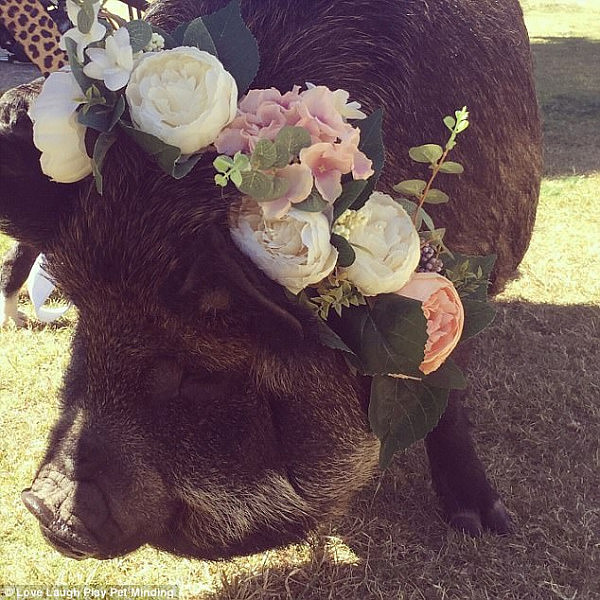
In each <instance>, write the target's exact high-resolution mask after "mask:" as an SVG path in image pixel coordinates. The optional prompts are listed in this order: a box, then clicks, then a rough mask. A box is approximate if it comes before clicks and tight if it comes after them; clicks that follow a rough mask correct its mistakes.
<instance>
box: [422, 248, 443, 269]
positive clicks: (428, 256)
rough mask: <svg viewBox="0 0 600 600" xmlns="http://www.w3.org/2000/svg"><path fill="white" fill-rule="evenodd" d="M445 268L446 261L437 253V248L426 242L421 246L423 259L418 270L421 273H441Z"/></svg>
mask: <svg viewBox="0 0 600 600" xmlns="http://www.w3.org/2000/svg"><path fill="white" fill-rule="evenodd" d="M443 268H444V263H443V262H442V260H441V259H439V258H437V257H436V255H435V248H432V247H431V246H430V245H429V244H425V246H423V248H421V260H420V261H419V267H418V268H417V272H419V273H440V272H441V271H442V269H443Z"/></svg>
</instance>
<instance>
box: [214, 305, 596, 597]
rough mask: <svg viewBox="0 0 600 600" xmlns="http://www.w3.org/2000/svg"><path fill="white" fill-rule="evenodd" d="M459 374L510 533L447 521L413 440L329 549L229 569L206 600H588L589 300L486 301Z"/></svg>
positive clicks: (592, 550) (592, 333) (592, 492)
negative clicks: (492, 317) (472, 531)
mask: <svg viewBox="0 0 600 600" xmlns="http://www.w3.org/2000/svg"><path fill="white" fill-rule="evenodd" d="M470 376H471V381H472V388H473V389H472V390H471V393H470V398H469V405H470V408H471V409H472V417H471V418H472V421H473V424H474V437H475V438H476V440H477V443H478V446H479V449H480V454H481V455H482V458H483V460H484V462H485V463H486V464H487V465H488V466H489V474H490V478H491V479H492V480H493V481H494V482H495V484H496V486H497V487H498V489H499V491H500V492H501V494H502V496H503V497H504V499H505V501H506V504H507V506H508V507H509V509H510V511H511V512H512V514H513V516H514V520H515V523H516V526H517V527H516V531H515V533H514V534H512V535H510V536H508V537H505V538H500V537H497V536H492V535H485V536H483V537H482V538H480V539H477V540H473V539H470V538H465V537H464V536H463V535H462V534H459V533H457V532H455V531H451V530H448V528H447V527H446V525H445V524H444V523H443V522H442V520H441V519H440V517H439V515H438V506H437V500H436V499H435V497H434V494H433V492H432V490H431V489H430V483H429V475H428V469H427V462H426V459H425V456H424V450H423V446H422V444H417V445H415V446H414V447H413V448H411V449H409V451H407V452H406V453H405V454H404V455H402V456H399V457H397V458H396V460H395V462H394V464H393V466H392V467H391V468H390V469H389V470H388V471H387V472H385V473H384V474H383V476H382V478H381V481H380V485H379V487H378V486H377V482H374V483H373V485H372V486H371V487H370V488H369V489H367V490H365V491H364V492H363V493H362V494H361V495H360V497H359V498H358V500H357V502H356V503H355V505H354V508H353V510H352V511H351V515H350V516H348V517H347V518H345V519H344V520H343V521H342V522H340V523H339V524H337V526H336V527H335V528H334V529H333V530H332V532H329V533H330V534H332V535H336V536H340V539H343V542H344V544H345V545H346V546H347V549H346V552H341V558H340V552H339V551H338V550H336V544H337V546H338V547H339V545H340V542H337V543H334V541H333V540H334V539H335V538H331V537H327V535H321V536H319V537H318V540H317V541H315V542H314V543H313V545H312V547H311V552H310V555H311V558H310V560H308V561H307V562H306V564H303V565H300V566H299V565H298V564H295V565H293V566H290V567H289V568H288V567H285V566H276V567H263V568H262V569H259V570H258V571H256V570H253V569H252V568H249V569H248V570H247V571H246V570H245V568H244V566H243V565H242V566H241V567H240V568H239V569H237V570H236V571H235V572H234V573H233V574H228V575H227V576H224V578H223V587H222V589H221V591H220V592H219V593H217V594H216V595H214V596H210V598H211V600H233V599H240V600H241V599H244V600H247V599H250V598H265V599H272V600H275V599H279V598H281V599H291V598H293V599H310V600H316V599H321V598H340V599H341V598H344V599H352V600H354V599H355V600H358V599H361V600H362V599H366V598H381V599H385V600H387V599H392V598H394V599H407V600H408V599H413V598H414V599H430V598H431V599H434V598H435V599H439V598H447V599H452V600H469V599H472V600H480V599H481V598H502V599H503V600H517V599H519V600H522V599H523V598H527V599H528V600H537V599H539V600H549V599H550V598H574V597H575V596H577V598H586V599H590V600H591V599H592V598H597V597H598V596H597V593H598V588H597V582H598V581H600V546H599V545H598V543H597V542H598V539H597V532H598V531H600V464H599V460H600V458H599V457H600V441H599V437H600V436H599V435H598V432H600V403H599V402H598V398H599V397H600V307H598V306H591V305H590V306H585V305H584V306H580V305H578V306H553V305H535V304H531V303H525V302H511V303H503V304H499V305H498V316H497V319H496V321H495V323H494V325H493V326H492V327H491V328H490V330H489V333H488V334H487V335H486V336H485V337H482V336H480V338H478V339H477V341H476V352H475V358H474V360H473V364H472V367H471V373H470ZM348 549H350V550H351V551H352V553H354V557H353V558H352V553H350V552H349V551H348ZM348 555H349V556H350V557H349V556H348ZM253 564H256V563H253ZM228 573H230V571H228Z"/></svg>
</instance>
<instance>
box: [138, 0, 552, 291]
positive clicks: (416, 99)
mask: <svg viewBox="0 0 600 600" xmlns="http://www.w3.org/2000/svg"><path fill="white" fill-rule="evenodd" d="M225 4H226V0H205V1H203V2H180V1H179V0H163V1H161V2H157V3H156V4H154V5H152V6H151V8H150V11H149V12H148V16H147V18H148V19H149V20H150V21H151V22H153V23H155V24H157V25H159V26H161V27H163V28H165V29H167V30H172V29H173V28H174V27H175V26H177V25H178V24H179V23H180V22H181V21H186V20H190V19H192V18H194V17H196V16H198V15H199V14H207V13H210V12H213V11H215V10H217V9H219V8H221V7H222V6H224V5H225ZM452 4H453V6H452V10H451V11H449V10H447V6H446V4H445V3H443V2H431V1H428V0H379V1H378V2H376V3H374V2H372V1H371V0H336V1H335V2H332V1H331V0H306V1H302V2H297V1H295V0H276V1H269V0H264V1H262V2H248V1H246V2H244V1H243V0H242V2H241V5H242V15H243V17H244V19H245V20H246V22H247V23H248V26H249V27H250V29H251V30H252V31H253V33H254V34H255V36H256V37H257V40H258V43H259V48H261V57H262V60H261V65H260V69H259V72H258V75H257V77H256V79H255V81H254V82H253V84H252V87H253V88H268V87H271V86H273V87H276V88H278V89H279V90H281V91H282V92H283V91H286V90H288V89H291V87H292V86H293V85H294V84H298V85H303V84H304V83H305V82H306V81H309V82H312V83H315V84H322V85H326V86H328V87H330V88H331V89H337V88H342V89H345V90H348V91H349V92H350V98H351V100H357V101H359V102H361V103H362V104H363V107H364V108H365V109H366V111H367V112H369V111H372V110H374V109H375V108H377V107H379V106H381V107H383V109H384V126H383V132H384V143H385V147H386V166H385V169H384V172H383V174H382V177H381V180H380V185H379V187H380V188H381V189H382V191H386V192H391V187H392V185H393V184H394V183H396V182H398V181H400V180H402V179H412V178H415V177H421V176H422V174H421V171H419V170H418V169H419V166H418V165H415V163H413V162H412V161H411V160H410V159H409V158H408V149H409V147H410V146H417V145H419V144H423V143H427V142H435V143H441V142H443V141H444V140H445V139H446V138H447V133H448V132H447V130H446V129H445V127H444V125H443V124H442V118H443V117H444V115H447V114H452V113H453V111H454V110H455V109H458V108H460V107H462V106H463V105H467V106H468V108H469V111H470V114H471V119H470V120H471V126H470V128H469V130H468V131H467V132H466V133H465V135H464V136H463V138H461V142H460V144H459V146H458V148H457V150H456V151H455V156H456V160H459V161H461V159H462V160H463V162H464V164H465V173H464V174H463V175H462V176H461V177H460V178H452V177H448V178H446V179H445V180H444V181H443V184H442V183H440V185H443V189H444V190H445V191H447V192H448V193H449V195H450V198H451V200H450V202H449V203H448V204H445V205H440V206H436V207H434V208H433V209H432V210H431V212H432V214H433V216H434V219H435V222H436V225H438V226H442V227H445V228H446V237H445V242H446V243H447V245H448V247H450V248H453V249H454V250H456V251H459V252H464V253H467V254H468V253H471V254H481V255H486V254H492V253H496V254H497V255H498V260H497V262H496V267H495V270H494V272H493V273H492V288H491V291H492V293H497V292H499V291H500V290H501V289H502V288H503V287H504V285H505V283H506V282H507V281H508V280H509V279H510V278H511V277H512V276H514V274H515V271H516V268H517V265H518V264H519V262H520V261H521V259H522V257H523V255H524V254H525V251H526V250H527V247H528V244H529V239H530V237H531V232H532V229H533V223H534V218H535V207H536V204H537V197H538V194H539V181H540V174H541V164H542V163H541V150H540V148H541V131H540V127H539V116H538V109H537V100H536V97H535V90H534V84H533V77H532V66H531V55H530V51H529V47H528V44H527V43H526V42H527V32H526V30H525V27H524V25H523V20H522V11H521V8H520V6H519V3H518V1H517V0H506V1H504V2H495V1H491V0H490V1H486V0H462V1H461V2H453V3H452ZM475 14H477V15H478V16H477V18H476V19H474V18H473V15H475ZM401 24H404V25H405V27H402V25H401ZM274 32H276V33H274ZM408 32H410V33H408ZM442 32H443V33H442ZM490 32H493V40H492V39H491V38H490ZM325 47H326V51H325ZM332 56H335V61H332V60H331V57H332ZM507 57H510V60H507ZM467 62H468V66H467ZM474 71H476V72H477V73H478V77H477V78H473V77H472V72H474ZM497 89H503V90H511V89H514V94H508V95H507V94H495V93H494V92H493V90H497ZM482 223H485V227H483V228H482V227H481V224H482ZM498 231H510V232H511V235H510V239H508V238H506V237H505V236H498V235H497V232H498Z"/></svg>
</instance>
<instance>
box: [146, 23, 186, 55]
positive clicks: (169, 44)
mask: <svg viewBox="0 0 600 600" xmlns="http://www.w3.org/2000/svg"><path fill="white" fill-rule="evenodd" d="M150 27H152V32H153V33H158V35H160V36H162V38H163V40H165V48H164V49H165V50H171V49H172V48H176V47H177V45H180V44H176V43H175V40H174V39H173V36H172V35H171V34H170V33H167V32H166V31H165V30H164V29H162V28H161V27H157V26H156V25H152V24H151V25H150ZM183 33H185V27H184V28H183ZM181 41H182V42H183V38H182V39H181Z"/></svg>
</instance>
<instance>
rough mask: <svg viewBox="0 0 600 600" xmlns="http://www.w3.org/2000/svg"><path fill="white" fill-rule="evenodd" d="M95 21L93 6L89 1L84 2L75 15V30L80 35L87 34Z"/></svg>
mask: <svg viewBox="0 0 600 600" xmlns="http://www.w3.org/2000/svg"><path fill="white" fill-rule="evenodd" d="M95 19H96V15H95V14H94V5H93V2H91V1H90V0H84V2H83V4H82V5H81V10H80V11H79V12H78V13H77V29H79V31H81V33H89V32H90V30H91V29H92V25H93V24H94V21H95Z"/></svg>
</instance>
